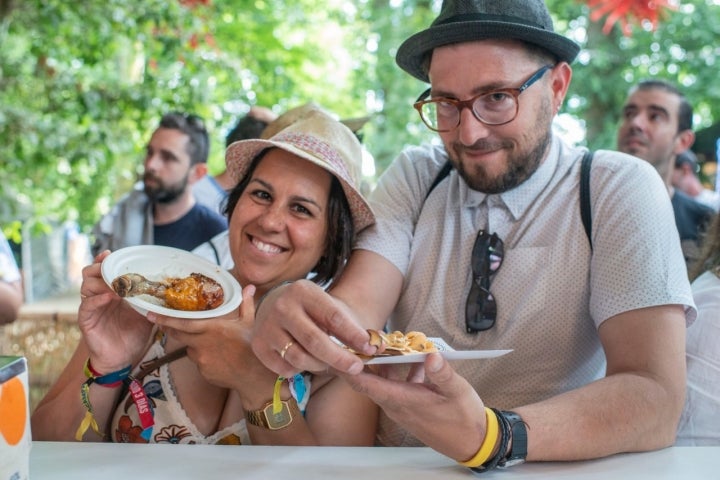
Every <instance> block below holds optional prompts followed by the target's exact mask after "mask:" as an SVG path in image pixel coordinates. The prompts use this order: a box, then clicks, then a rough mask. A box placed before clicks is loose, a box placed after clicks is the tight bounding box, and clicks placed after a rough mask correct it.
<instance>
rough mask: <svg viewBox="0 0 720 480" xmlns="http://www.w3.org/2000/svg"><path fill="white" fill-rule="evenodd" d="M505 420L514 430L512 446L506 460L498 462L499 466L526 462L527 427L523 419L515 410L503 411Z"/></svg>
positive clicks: (503, 466)
mask: <svg viewBox="0 0 720 480" xmlns="http://www.w3.org/2000/svg"><path fill="white" fill-rule="evenodd" d="M501 413H502V416H503V417H505V420H507V422H508V423H509V424H510V431H512V446H511V447H510V453H509V454H508V456H507V457H506V458H505V460H502V461H500V463H498V467H500V468H505V467H512V466H513V465H519V464H521V463H524V462H525V458H526V457H527V427H526V425H525V422H523V419H522V418H521V417H520V415H518V414H517V413H515V412H506V411H503V412H501Z"/></svg>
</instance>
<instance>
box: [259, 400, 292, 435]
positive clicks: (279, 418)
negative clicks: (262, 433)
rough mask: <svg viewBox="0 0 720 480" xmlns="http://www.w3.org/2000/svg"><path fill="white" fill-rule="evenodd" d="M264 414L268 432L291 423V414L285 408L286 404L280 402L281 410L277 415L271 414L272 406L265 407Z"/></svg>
mask: <svg viewBox="0 0 720 480" xmlns="http://www.w3.org/2000/svg"><path fill="white" fill-rule="evenodd" d="M264 412H265V418H266V419H267V424H268V428H269V429H270V430H278V429H280V428H283V427H286V426H288V425H290V422H292V414H291V413H290V409H289V408H288V406H287V402H282V410H280V411H279V412H278V413H273V407H272V405H268V406H267V407H265V410H264Z"/></svg>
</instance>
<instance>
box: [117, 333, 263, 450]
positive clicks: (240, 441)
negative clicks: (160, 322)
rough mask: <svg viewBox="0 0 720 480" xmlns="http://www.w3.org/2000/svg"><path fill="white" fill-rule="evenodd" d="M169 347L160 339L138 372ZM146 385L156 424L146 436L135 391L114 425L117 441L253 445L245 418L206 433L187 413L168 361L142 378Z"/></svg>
mask: <svg viewBox="0 0 720 480" xmlns="http://www.w3.org/2000/svg"><path fill="white" fill-rule="evenodd" d="M165 353H166V352H165V348H164V347H163V345H162V342H161V341H160V340H156V341H155V342H154V343H153V344H152V346H151V347H150V348H149V349H148V351H147V353H146V354H145V357H144V358H143V360H142V361H141V362H140V365H139V366H138V367H136V369H135V371H134V372H133V374H137V373H138V371H139V370H140V369H141V367H142V366H143V365H144V364H147V363H150V362H152V361H153V360H156V359H158V358H161V357H163V356H164V355H165ZM142 386H143V390H144V391H145V395H146V397H147V399H148V401H149V403H150V406H151V408H152V412H153V420H154V425H153V427H152V432H151V433H150V435H149V437H148V438H147V439H146V438H145V436H144V435H143V434H142V433H143V427H142V423H141V420H140V415H139V414H138V409H137V408H136V406H135V403H134V402H133V399H132V396H131V393H130V392H128V393H127V394H126V395H125V396H124V397H123V398H122V399H121V402H120V404H119V405H118V407H117V409H116V410H115V415H114V416H113V421H112V425H111V430H110V431H111V432H112V441H113V442H117V443H189V444H192V443H196V444H211V445H212V444H227V445H250V444H251V441H250V436H249V434H248V432H247V427H246V425H245V419H242V420H240V421H238V422H236V423H234V424H232V425H229V426H227V427H225V428H223V429H222V430H220V431H218V432H216V433H214V434H212V435H210V436H205V435H203V434H202V433H201V432H200V431H199V430H198V428H197V427H196V426H195V424H194V423H193V422H192V421H191V420H190V418H189V417H188V416H187V413H186V412H185V410H184V409H183V407H182V405H181V404H180V402H179V401H178V398H177V396H176V394H175V388H174V386H173V384H172V379H171V378H170V372H169V369H168V364H167V363H165V364H164V365H161V366H160V367H158V368H156V369H155V370H153V371H151V372H150V373H149V374H147V375H145V377H143V378H142Z"/></svg>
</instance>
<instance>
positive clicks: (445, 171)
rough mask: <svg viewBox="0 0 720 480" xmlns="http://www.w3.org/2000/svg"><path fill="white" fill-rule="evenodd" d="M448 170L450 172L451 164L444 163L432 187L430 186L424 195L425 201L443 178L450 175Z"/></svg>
mask: <svg viewBox="0 0 720 480" xmlns="http://www.w3.org/2000/svg"><path fill="white" fill-rule="evenodd" d="M450 170H452V164H451V163H450V162H445V165H443V166H442V168H441V169H440V171H439V172H438V174H437V176H436V177H435V180H433V183H432V185H430V190H428V192H427V195H425V200H427V198H428V197H429V196H430V193H432V191H433V190H435V187H437V186H438V184H439V183H440V182H442V181H443V180H444V179H445V177H447V176H448V175H450Z"/></svg>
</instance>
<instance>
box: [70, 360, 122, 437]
mask: <svg viewBox="0 0 720 480" xmlns="http://www.w3.org/2000/svg"><path fill="white" fill-rule="evenodd" d="M131 370H132V365H128V366H127V367H125V368H122V369H120V370H117V371H115V372H112V373H108V374H106V375H102V374H101V373H100V372H98V371H97V370H95V369H94V368H93V367H92V365H91V364H90V358H88V359H87V360H86V361H85V365H84V367H83V373H84V374H85V376H86V377H87V380H85V381H84V382H83V383H82V385H80V401H81V402H82V404H83V406H84V407H85V410H86V412H85V416H84V417H83V419H82V421H81V422H80V425H79V426H78V429H77V431H76V432H75V440H77V441H82V439H83V436H84V435H85V432H87V430H88V428H92V429H93V431H94V432H95V433H96V434H98V435H99V436H100V437H102V438H105V434H104V433H103V432H102V431H100V427H99V426H98V423H97V420H96V419H95V412H94V410H93V407H92V404H91V403H90V385H92V384H93V383H97V384H98V385H100V386H102V387H106V388H116V387H119V386H120V385H122V384H123V383H124V382H129V381H130V378H131V377H130V371H131Z"/></svg>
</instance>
